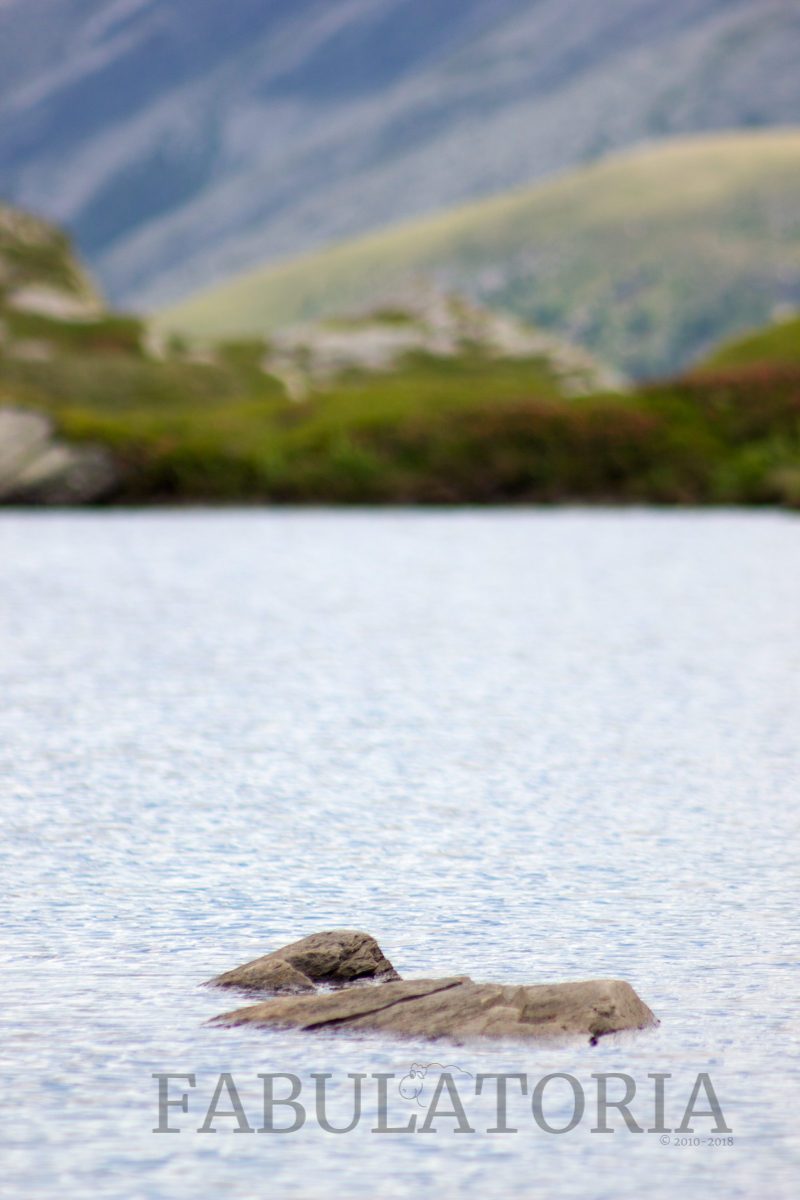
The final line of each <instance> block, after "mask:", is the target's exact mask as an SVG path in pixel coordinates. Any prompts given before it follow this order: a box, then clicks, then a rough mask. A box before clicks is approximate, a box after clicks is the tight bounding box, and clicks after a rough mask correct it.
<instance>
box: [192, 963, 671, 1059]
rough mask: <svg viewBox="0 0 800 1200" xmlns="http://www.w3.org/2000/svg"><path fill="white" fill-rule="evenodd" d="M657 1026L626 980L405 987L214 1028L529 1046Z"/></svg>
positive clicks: (306, 999) (252, 1009) (254, 1009)
mask: <svg viewBox="0 0 800 1200" xmlns="http://www.w3.org/2000/svg"><path fill="white" fill-rule="evenodd" d="M306 940H307V941H309V940H310V939H306ZM298 944H301V943H298ZM231 974H233V972H231ZM220 978H221V979H224V978H225V977H224V976H221V977H220ZM216 982H219V980H217V981H216ZM657 1023H658V1022H657V1021H656V1019H655V1017H654V1016H653V1014H652V1012H651V1011H650V1009H649V1008H648V1007H647V1005H646V1004H645V1003H644V1002H643V1001H642V1000H640V999H639V997H638V996H637V995H636V992H635V991H634V990H633V988H632V987H631V986H630V984H629V983H625V982H624V981H623V980H621V979H589V980H586V981H585V982H582V983H554V984H540V985H537V986H533V987H522V986H510V987H508V986H506V987H504V986H502V985H500V984H491V983H473V982H472V980H471V979H469V978H468V977H467V976H455V977H452V978H448V979H406V980H401V981H399V982H394V983H386V984H384V985H383V986H382V987H378V988H352V987H351V988H345V989H344V990H342V991H338V992H333V993H328V994H325V995H314V996H293V997H281V998H276V999H273V1000H265V1001H263V1002H262V1003H260V1004H253V1005H250V1006H249V1007H247V1008H240V1009H237V1010H236V1011H234V1012H229V1013H223V1014H222V1016H219V1017H216V1018H215V1019H214V1020H213V1021H212V1022H211V1024H214V1025H227V1026H232V1025H246V1024H250V1025H257V1026H273V1027H278V1028H290V1029H305V1030H314V1029H346V1030H352V1031H354V1032H355V1031H367V1030H369V1031H381V1032H384V1033H391V1034H399V1035H405V1036H409V1037H410V1036H414V1037H429V1038H441V1037H446V1038H449V1039H456V1040H461V1039H463V1038H470V1037H476V1036H485V1035H488V1036H490V1037H509V1038H516V1039H525V1040H528V1039H531V1038H542V1037H551V1038H552V1037H564V1036H568V1035H573V1036H574V1035H582V1036H585V1037H588V1038H589V1039H590V1041H591V1042H592V1043H594V1042H596V1041H597V1039H598V1038H600V1037H602V1036H603V1035H604V1034H608V1033H617V1032H620V1031H621V1030H628V1029H644V1028H647V1027H648V1026H653V1025H656V1024H657Z"/></svg>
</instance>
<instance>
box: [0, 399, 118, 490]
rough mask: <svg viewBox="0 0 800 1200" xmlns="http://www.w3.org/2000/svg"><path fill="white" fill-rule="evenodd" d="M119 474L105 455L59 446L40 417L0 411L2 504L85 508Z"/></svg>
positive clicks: (96, 449)
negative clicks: (59, 505) (79, 506)
mask: <svg viewBox="0 0 800 1200" xmlns="http://www.w3.org/2000/svg"><path fill="white" fill-rule="evenodd" d="M118 475H119V473H118V471H117V468H116V466H115V465H114V463H113V461H112V459H111V457H110V455H109V454H107V452H106V451H105V450H102V449H101V448H99V447H96V446H68V445H66V444H65V443H64V442H59V441H57V440H56V439H55V438H54V437H53V425H52V422H51V421H50V420H49V419H48V418H47V417H46V416H44V415H43V414H42V413H38V412H31V411H30V410H28V409H24V408H15V407H12V406H3V407H0V503H2V504H88V503H90V502H91V501H93V500H98V499H100V498H101V497H102V496H104V495H106V494H107V493H108V492H110V491H111V489H112V488H113V487H114V486H115V484H116V483H117V481H118Z"/></svg>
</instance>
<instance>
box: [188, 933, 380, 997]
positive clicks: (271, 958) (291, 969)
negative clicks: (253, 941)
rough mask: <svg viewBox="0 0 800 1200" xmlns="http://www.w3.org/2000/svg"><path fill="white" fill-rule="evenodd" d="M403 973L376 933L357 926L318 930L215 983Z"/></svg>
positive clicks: (292, 984)
mask: <svg viewBox="0 0 800 1200" xmlns="http://www.w3.org/2000/svg"><path fill="white" fill-rule="evenodd" d="M399 978H400V976H399V975H398V974H397V972H396V971H395V969H394V967H393V966H392V964H391V963H390V962H389V960H388V958H386V956H385V955H384V953H383V951H382V950H381V948H380V946H379V945H378V943H377V942H376V941H375V938H374V937H370V935H369V934H368V933H362V932H360V931H359V930H355V929H333V930H328V931H327V932H324V933H312V934H311V935H310V936H309V937H305V938H301V940H300V941H299V942H292V944H291V945H290V946H284V947H283V948H282V949H281V950H274V951H273V952H272V953H271V954H265V955H263V957H261V958H256V959H253V961H252V962H249V963H245V964H244V965H243V966H241V967H236V968H234V970H232V971H226V972H225V973H224V974H223V975H218V976H217V977H216V978H215V979H210V980H209V983H210V984H212V985H214V986H216V987H236V988H243V989H244V990H246V991H272V992H298V991H301V992H302V991H312V990H313V989H314V985H315V984H320V983H325V984H333V985H339V986H341V985H343V984H347V983H353V982H354V981H355V980H379V981H384V980H390V979H399Z"/></svg>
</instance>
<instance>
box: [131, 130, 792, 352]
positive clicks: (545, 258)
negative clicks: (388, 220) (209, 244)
mask: <svg viewBox="0 0 800 1200" xmlns="http://www.w3.org/2000/svg"><path fill="white" fill-rule="evenodd" d="M420 277H427V278H433V279H434V280H436V281H438V282H439V283H441V284H443V285H444V286H446V287H449V288H461V289H463V290H466V291H469V292H471V293H472V294H474V295H476V296H477V297H478V298H479V299H482V300H483V301H484V302H485V303H488V304H490V305H495V306H498V307H505V308H508V309H510V310H511V311H513V312H515V313H517V314H518V315H519V316H522V317H524V318H525V319H528V320H530V321H532V322H534V323H535V324H539V325H543V326H544V327H545V328H548V329H551V330H553V331H555V332H558V333H561V334H564V335H565V336H567V337H569V338H572V339H578V340H580V341H582V342H583V343H584V344H586V345H587V346H588V347H589V348H590V349H591V350H593V351H594V352H595V353H597V354H598V356H599V357H600V358H601V359H603V360H604V361H607V362H609V363H611V364H612V365H613V366H615V367H617V368H620V369H622V370H623V371H625V372H626V373H627V374H631V375H634V376H648V375H657V374H660V373H667V372H669V371H673V370H675V369H678V368H681V367H682V366H684V365H685V364H686V363H688V362H690V361H691V360H692V359H693V358H695V357H696V356H698V355H699V354H700V353H702V352H704V351H707V350H708V348H709V347H710V346H711V345H712V344H713V343H714V342H716V341H718V340H719V339H720V338H724V337H730V336H731V335H733V334H735V333H737V332H738V331H739V330H741V329H744V328H746V327H748V326H754V325H758V324H761V323H763V322H764V321H766V320H768V319H769V316H770V314H771V311H772V308H773V307H774V306H775V305H776V304H778V303H782V302H787V301H788V302H792V303H798V302H800V132H798V131H797V130H794V129H779V130H767V131H758V132H736V133H724V134H719V135H715V136H702V137H691V138H683V139H677V140H674V141H668V142H663V143H659V144H657V145H655V146H653V147H649V148H646V149H643V150H639V151H638V152H635V153H627V154H624V155H616V156H613V157H611V158H608V159H605V160H602V161H600V162H597V163H593V164H591V165H588V166H585V167H583V168H581V169H579V170H577V171H571V172H569V173H568V174H565V175H563V176H561V177H559V178H557V179H553V180H550V181H549V182H546V183H544V184H540V185H538V186H536V187H533V188H528V189H522V190H519V191H515V192H513V193H508V194H505V195H502V196H499V197H496V198H494V199H492V200H488V201H484V202H481V203H478V204H470V205H466V206H464V207H462V208H459V209H454V210H451V211H448V212H446V213H443V214H439V215H436V216H434V217H429V218H425V219H422V220H417V221H413V222H408V223H406V224H404V225H399V226H396V227H394V228H391V229H389V230H386V231H385V232H383V233H378V234H372V235H369V236H367V237H362V238H358V239H354V240H352V241H348V242H345V243H343V244H340V245H337V246H334V247H331V248H329V249H327V250H324V251H322V252H320V253H316V254H311V255H307V256H305V257H304V258H298V259H294V260H292V261H290V262H287V263H283V264H278V265H274V266H271V267H267V268H263V269H260V270H257V271H254V272H251V273H250V274H248V275H245V276H242V277H241V278H239V279H235V280H232V281H230V282H228V283H225V284H223V285H221V286H219V287H216V288H212V289H209V290H208V291H206V292H204V293H202V294H200V295H198V296H195V297H193V298H190V299H189V300H187V301H185V302H183V303H181V304H178V305H175V306H173V307H171V308H168V309H165V310H164V311H163V312H161V313H159V314H157V315H156V317H155V322H156V325H157V327H158V328H160V329H164V330H170V329H174V330H182V331H184V332H186V333H188V334H191V335H194V336H213V337H236V336H263V335H264V334H266V333H268V332H269V331H270V330H272V329H275V328H278V327H280V326H283V325H286V324H287V323H291V322H294V321H306V320H312V319H316V318H319V317H322V316H326V315H331V314H334V313H339V312H342V311H343V310H347V309H348V308H357V307H360V306H362V305H364V304H365V303H367V302H368V301H370V300H373V299H374V298H376V297H381V296H384V295H385V296H391V295H393V294H397V292H398V289H402V287H403V286H404V285H406V284H408V283H409V282H413V281H414V280H418V279H419V278H420Z"/></svg>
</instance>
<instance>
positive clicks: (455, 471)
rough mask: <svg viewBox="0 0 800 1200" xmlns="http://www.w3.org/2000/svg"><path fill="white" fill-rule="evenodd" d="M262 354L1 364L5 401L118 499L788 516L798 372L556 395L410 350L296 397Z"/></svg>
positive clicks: (234, 349) (515, 372)
mask: <svg viewBox="0 0 800 1200" xmlns="http://www.w3.org/2000/svg"><path fill="white" fill-rule="evenodd" d="M263 352H264V346H263V344H260V343H257V342H252V341H250V342H241V343H230V344H228V345H226V346H225V347H223V349H222V352H221V353H220V357H219V361H218V363H217V364H216V365H208V364H202V363H192V362H187V361H185V360H184V359H181V358H179V357H175V358H173V359H170V360H167V361H164V362H158V361H153V360H151V359H148V358H146V357H145V356H143V355H142V354H141V352H138V353H135V354H134V353H121V352H118V353H107V352H106V353H103V354H98V353H95V354H93V355H88V354H85V353H70V354H63V355H61V356H58V357H55V358H52V359H51V360H49V361H24V360H18V359H8V358H5V357H0V394H3V395H4V396H5V397H12V398H13V399H14V400H15V402H17V403H24V404H27V405H29V406H33V407H36V408H39V409H43V410H46V411H47V412H49V413H51V414H52V415H53V417H54V418H55V420H56V424H57V426H58V428H59V431H60V433H61V435H62V436H64V437H66V438H68V439H70V440H72V441H79V442H93V443H100V444H103V445H105V446H107V447H108V448H109V449H111V451H112V452H113V454H114V456H115V458H116V459H117V461H118V462H119V463H120V464H121V466H122V467H123V472H124V484H123V486H122V489H121V490H120V492H119V493H118V494H117V496H116V497H115V499H116V500H117V501H118V502H127V503H145V502H191V501H208V502H228V503H230V502H264V501H271V502H278V503H281V502H290V503H315V502H316V503H320V502H321V503H434V504H436V503H447V504H449V503H479V504H482V503H497V502H499V503H509V502H519V501H529V502H555V501H561V500H583V501H598V502H600V501H602V502H610V503H616V502H631V501H637V502H655V503H665V504H675V503H677V504H704V503H758V504H760V503H782V504H788V505H794V506H798V505H800V365H794V366H793V365H790V364H770V363H760V364H759V363H756V364H750V365H747V366H742V367H736V368H714V369H712V368H710V367H705V368H704V369H703V370H701V371H698V372H696V373H694V374H692V375H690V376H685V377H683V378H679V379H676V380H671V381H667V382H663V383H660V384H658V385H652V386H650V387H647V388H644V389H641V390H640V391H639V392H637V393H632V394H627V395H619V394H616V395H615V394H607V395H599V396H588V397H580V398H574V399H565V398H564V397H563V396H561V395H560V394H559V390H558V382H557V380H556V379H555V378H554V377H553V376H552V375H550V374H549V372H548V368H547V365H546V364H545V363H544V362H538V363H537V362H536V361H531V360H527V361H519V360H517V361H515V360H508V359H500V360H497V359H494V360H492V359H488V358H487V357H485V356H484V355H482V354H480V353H478V352H477V351H474V350H473V351H465V353H464V354H463V355H461V356H459V357H456V358H449V359H442V358H435V357H433V356H431V355H427V354H420V353H416V354H414V355H410V356H408V357H407V359H406V360H405V361H404V363H403V365H402V366H401V367H399V368H398V369H397V370H395V371H394V372H391V373H381V374H369V373H366V372H358V371H350V372H348V373H346V374H345V375H343V376H342V377H340V378H339V380H338V381H337V382H336V383H335V384H333V385H331V386H330V387H329V388H328V389H327V390H324V391H323V390H319V391H315V392H313V393H312V394H311V395H310V396H309V397H308V398H307V399H306V400H304V401H302V402H297V401H292V400H289V399H288V398H287V396H286V393H285V390H284V388H283V386H282V385H281V384H280V383H279V382H278V380H276V379H275V378H273V377H271V376H268V375H265V374H264V373H263V371H262V370H261V369H260V367H259V365H258V364H259V361H260V360H261V358H262V356H263Z"/></svg>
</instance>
